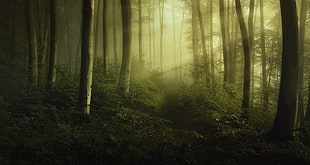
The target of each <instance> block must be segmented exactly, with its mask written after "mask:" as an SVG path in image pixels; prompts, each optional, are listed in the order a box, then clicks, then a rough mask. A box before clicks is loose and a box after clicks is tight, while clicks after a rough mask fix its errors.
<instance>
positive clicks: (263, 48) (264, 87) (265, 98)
mask: <svg viewBox="0 0 310 165" xmlns="http://www.w3.org/2000/svg"><path fill="white" fill-rule="evenodd" d="M260 30H261V32H260V36H261V37H260V41H261V51H262V91H263V100H262V101H263V110H267V108H268V107H267V105H268V90H267V86H268V85H267V70H266V65H267V64H266V63H267V62H266V61H267V58H266V44H265V18H264V0H261V1H260Z"/></svg>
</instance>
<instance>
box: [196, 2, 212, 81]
mask: <svg viewBox="0 0 310 165" xmlns="http://www.w3.org/2000/svg"><path fill="white" fill-rule="evenodd" d="M196 7H197V14H198V19H199V25H200V34H201V43H202V52H203V63H204V65H205V68H206V70H205V72H206V84H207V85H208V84H210V71H209V63H208V62H209V61H208V55H207V44H206V37H205V29H204V23H203V18H202V14H201V9H200V0H196Z"/></svg>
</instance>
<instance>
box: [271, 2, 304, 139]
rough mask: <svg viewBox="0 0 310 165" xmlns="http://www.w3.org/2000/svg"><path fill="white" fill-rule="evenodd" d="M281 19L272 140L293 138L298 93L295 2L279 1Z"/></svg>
mask: <svg viewBox="0 0 310 165" xmlns="http://www.w3.org/2000/svg"><path fill="white" fill-rule="evenodd" d="M280 6H281V18H282V33H283V34H282V35H283V46H282V69H281V82H280V94H279V100H278V111H277V115H276V118H275V121H274V124H273V127H272V130H271V132H270V133H271V135H272V137H273V138H277V139H281V140H287V139H289V138H291V137H292V136H293V129H294V124H295V116H296V108H297V91H298V58H299V57H298V42H299V40H298V21H297V9H296V2H295V0H280Z"/></svg>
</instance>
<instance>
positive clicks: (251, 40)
mask: <svg viewBox="0 0 310 165" xmlns="http://www.w3.org/2000/svg"><path fill="white" fill-rule="evenodd" d="M254 7H255V0H250V10H249V18H248V31H249V47H250V56H251V81H252V83H251V92H250V93H251V94H252V96H254V95H253V93H254V82H255V76H254V66H255V65H254V53H253V51H254ZM253 104H254V97H250V105H251V107H253Z"/></svg>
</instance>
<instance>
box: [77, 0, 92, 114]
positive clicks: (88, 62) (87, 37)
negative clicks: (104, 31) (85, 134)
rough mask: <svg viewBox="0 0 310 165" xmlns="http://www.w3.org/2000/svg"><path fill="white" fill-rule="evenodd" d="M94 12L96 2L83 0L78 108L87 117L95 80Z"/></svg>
mask: <svg viewBox="0 0 310 165" xmlns="http://www.w3.org/2000/svg"><path fill="white" fill-rule="evenodd" d="M94 11H95V0H83V25H82V54H81V70H80V88H79V95H78V104H77V108H78V109H80V110H81V111H83V112H84V114H86V115H88V114H89V112H90V101H91V89H92V78H93V77H92V76H93V60H94Z"/></svg>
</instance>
